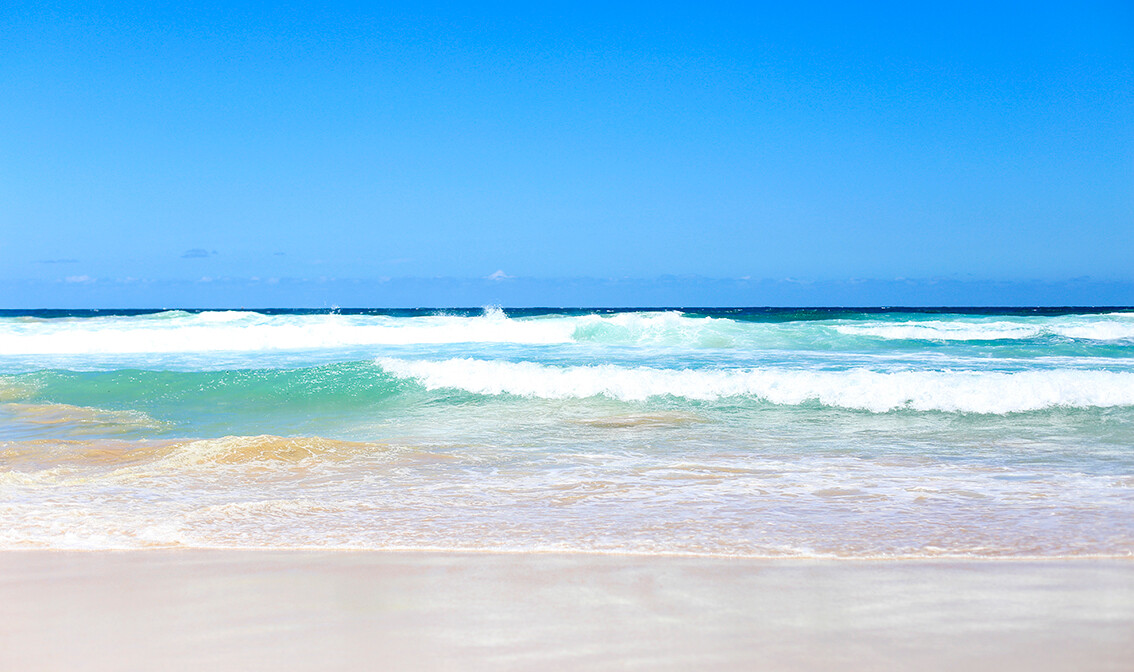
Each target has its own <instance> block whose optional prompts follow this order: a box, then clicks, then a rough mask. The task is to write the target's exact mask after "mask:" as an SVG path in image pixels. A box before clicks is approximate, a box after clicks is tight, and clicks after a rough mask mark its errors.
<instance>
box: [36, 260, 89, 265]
mask: <svg viewBox="0 0 1134 672" xmlns="http://www.w3.org/2000/svg"><path fill="white" fill-rule="evenodd" d="M36 263H38V264H77V263H79V260H78V259H40V260H39V261H38V262H36Z"/></svg>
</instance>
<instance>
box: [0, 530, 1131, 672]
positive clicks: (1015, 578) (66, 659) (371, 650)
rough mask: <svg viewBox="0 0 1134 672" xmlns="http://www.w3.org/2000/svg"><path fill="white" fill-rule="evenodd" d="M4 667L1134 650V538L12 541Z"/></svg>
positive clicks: (991, 660)
mask: <svg viewBox="0 0 1134 672" xmlns="http://www.w3.org/2000/svg"><path fill="white" fill-rule="evenodd" d="M0 619H2V622H3V627H2V628H0V669H3V670H50V669H58V670H64V669H66V670H151V669H162V670H190V669H192V670H198V669H214V668H217V669H240V670H326V669H387V670H395V669H425V670H435V669H437V670H439V669H452V670H480V669H484V670H489V669H491V670H537V669H538V670H547V669H552V670H557V669H579V670H616V669H617V670H625V669H634V670H638V669H641V670H692V669H713V670H719V669H734V670H833V669H840V670H844V669H850V670H907V669H908V670H915V669H916V670H958V669H964V670H965V671H966V672H975V671H977V670H1076V671H1084V670H1130V669H1131V667H1132V666H1134V562H1132V561H1129V560H1097V559H1095V560H1092V559H1083V560H1056V561H1036V560H961V561H958V560H951V561H873V560H854V561H828V560H757V559H734V558H699V557H658V556H649V557H646V556H619V555H585V554H551V553H548V554H540V553H537V554H520V553H515V554H507V553H499V554H497V553H451V552H316V551H231V550H146V551H122V552H114V551H97V552H67V551H7V552H2V553H0Z"/></svg>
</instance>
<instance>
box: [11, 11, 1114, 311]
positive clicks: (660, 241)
mask: <svg viewBox="0 0 1134 672" xmlns="http://www.w3.org/2000/svg"><path fill="white" fill-rule="evenodd" d="M782 4H790V6H787V7H784V6H781V5H782ZM852 4H853V3H852ZM0 33H2V34H3V35H5V38H4V47H3V49H0V90H2V91H3V92H4V95H3V96H0V119H3V122H2V123H0V232H2V236H0V307H38V306H73V307H89V306H104V307H112V306H122V307H125V306H143V305H144V306H166V305H197V306H210V305H218V306H219V305H268V304H270V305H279V306H285V305H314V306H319V305H332V304H337V305H373V306H385V305H390V306H393V305H458V304H460V305H468V304H469V303H473V304H476V303H480V302H506V303H508V302H512V303H515V304H550V305H565V304H574V305H593V304H605V305H608V304H620V305H628V304H634V303H639V302H647V303H650V304H655V305H678V304H689V303H697V304H701V305H713V304H724V303H727V304H736V303H741V304H750V305H765V304H776V303H785V302H786V303H810V304H826V303H844V302H851V303H858V304H878V303H893V302H894V300H893V299H894V298H896V297H905V298H903V301H906V302H911V303H960V304H964V303H974V304H976V303H1019V302H1024V303H1051V302H1066V301H1067V300H1072V299H1073V300H1074V302H1081V303H1096V304H1120V303H1134V264H1132V263H1131V262H1130V260H1131V258H1134V86H1132V85H1131V82H1134V9H1132V6H1131V5H1130V3H1127V2H1111V3H1043V2H1030V3H1012V4H1006V3H1005V4H1001V3H988V2H982V3H972V4H965V3H949V4H941V5H935V6H928V5H924V3H902V4H897V3H895V4H885V3H879V4H872V5H869V6H866V7H865V8H864V6H850V5H843V4H825V3H775V4H768V5H761V4H758V3H745V4H737V5H727V4H719V5H714V6H713V7H690V6H687V3H683V4H682V5H677V6H673V7H669V6H665V5H658V4H642V5H637V6H624V7H622V8H619V9H612V8H609V7H606V6H603V5H587V4H585V3H573V4H563V5H554V4H543V5H540V6H539V7H538V8H533V7H531V6H527V5H506V4H484V3H476V4H469V5H465V6H455V5H448V6H434V7H431V8H422V7H410V6H403V7H384V8H373V7H369V6H367V5H366V4H357V5H355V4H328V5H326V6H321V7H304V6H302V5H292V6H282V7H281V6H277V5H262V4H240V3H232V2H226V3H215V4H212V3H199V4H196V5H194V6H187V5H186V4H184V3H176V4H173V3H171V4H161V3H153V2H150V3H137V4H130V5H127V4H116V3H98V4H93V3H92V4H87V3H54V4H52V3H37V4H36V5H35V6H34V7H12V6H7V7H6V8H4V9H0ZM498 272H499V273H498ZM494 274H495V275H494ZM800 287H804V288H810V289H807V290H806V291H805V292H804V294H802V295H801V294H800V293H799V292H800V291H803V290H800V289H799V288H800ZM911 287H912V288H914V289H910V288H911ZM943 287H948V288H951V289H948V290H947V291H946V290H943V289H942V288H943ZM917 288H921V289H917ZM919 292H920V293H919ZM942 292H944V293H942ZM1002 297H1014V298H1013V299H1012V300H1011V301H1004V300H1000V299H1001V298H1002ZM1054 297H1062V298H1061V299H1060V300H1056V299H1055V298H1054ZM669 298H673V299H674V300H667V299H669ZM678 299H680V300H678ZM265 302H267V303H265Z"/></svg>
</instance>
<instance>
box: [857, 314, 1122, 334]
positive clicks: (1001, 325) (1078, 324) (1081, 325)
mask: <svg viewBox="0 0 1134 672" xmlns="http://www.w3.org/2000/svg"><path fill="white" fill-rule="evenodd" d="M835 330H836V331H838V332H839V333H840V334H844V335H847V336H873V337H875V338H881V339H887V340H922V341H998V340H1020V339H1029V338H1039V337H1042V336H1058V337H1063V338H1070V339H1076V340H1093V341H1121V340H1127V339H1134V319H1132V316H1131V315H1129V314H1125V313H1115V314H1111V315H1100V316H1093V317H1090V318H1081V317H1075V318H1052V319H1045V320H1043V321H1036V320H1030V321H1019V322H1013V321H1007V320H998V321H987V322H981V321H968V320H959V321H946V320H928V321H909V322H873V323H867V324H853V325H838V326H836V327H835Z"/></svg>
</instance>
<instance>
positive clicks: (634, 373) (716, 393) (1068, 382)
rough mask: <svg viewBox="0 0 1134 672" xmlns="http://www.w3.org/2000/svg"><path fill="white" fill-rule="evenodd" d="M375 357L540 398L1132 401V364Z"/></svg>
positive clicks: (856, 404)
mask: <svg viewBox="0 0 1134 672" xmlns="http://www.w3.org/2000/svg"><path fill="white" fill-rule="evenodd" d="M376 363H377V364H378V365H379V366H380V367H382V369H383V370H385V371H386V372H387V373H389V374H391V375H394V376H397V377H399V378H403V379H411V380H414V381H417V382H418V383H419V384H421V385H423V386H425V387H426V388H427V389H431V390H435V389H455V390H463V391H465V392H471V393H474V394H486V395H498V394H511V395H517V396H524V397H538V398H545V399H568V398H586V397H594V396H605V397H609V398H612V399H619V400H624V401H639V400H645V399H649V398H652V397H665V396H673V397H680V398H685V399H691V400H715V399H720V398H724V397H753V398H756V399H760V400H762V401H766V402H768V403H772V404H783V405H798V404H804V403H808V402H811V403H819V404H823V405H826V406H833V407H839V408H847V409H859V410H866V411H872V412H876V413H881V412H886V411H893V410H900V409H909V410H916V411H948V412H967V413H994V414H1003V413H1013V412H1022V411H1036V410H1041V409H1047V408H1055V407H1071V408H1092V407H1112V406H1131V405H1134V373H1127V372H1111V371H1079V370H1069V369H1057V370H1048V371H1022V372H1013V373H1001V372H978V371H899V372H889V373H887V372H878V371H869V370H865V369H852V370H846V371H801V370H789V369H734V370H719V369H711V370H693V369H682V370H676V369H657V368H648V367H636V368H629V367H620V366H614V365H609V364H602V365H594V366H551V365H546V364H537V363H534V362H502V361H488V360H479V359H447V360H421V359H395V358H380V359H378V360H377V362H376Z"/></svg>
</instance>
